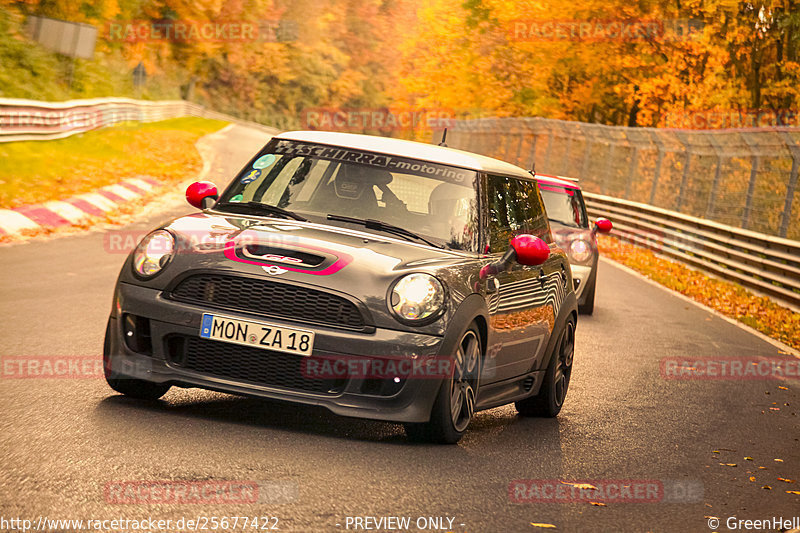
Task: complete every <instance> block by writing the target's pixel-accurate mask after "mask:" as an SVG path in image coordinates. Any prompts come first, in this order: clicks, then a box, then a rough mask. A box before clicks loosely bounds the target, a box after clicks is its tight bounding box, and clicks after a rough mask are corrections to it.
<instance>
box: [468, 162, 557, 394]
mask: <svg viewBox="0 0 800 533" xmlns="http://www.w3.org/2000/svg"><path fill="white" fill-rule="evenodd" d="M485 179H486V182H485V185H486V187H485V190H486V205H487V209H488V213H487V215H488V216H487V218H486V220H487V226H488V227H487V236H488V239H489V247H490V253H491V254H492V256H494V257H496V258H497V259H499V258H500V256H502V254H503V253H505V252H506V250H507V249H508V246H509V241H510V240H511V239H512V238H513V237H514V236H515V235H519V234H522V233H529V234H532V235H535V236H537V237H540V238H542V239H544V240H545V241H546V242H548V243H549V244H551V247H552V246H553V245H552V237H551V235H550V228H549V225H548V224H547V217H546V214H545V211H544V206H543V204H542V201H541V197H540V196H539V193H538V190H537V189H536V186H535V184H534V183H533V182H531V181H528V180H524V179H518V178H513V177H507V176H494V175H487V176H486V178H485ZM562 263H563V261H561V260H559V259H558V256H556V257H555V258H554V257H551V258H549V259H548V260H547V261H546V262H545V263H544V264H542V265H538V266H524V265H521V264H519V263H517V262H514V263H513V264H512V265H510V266H509V268H508V269H506V270H505V271H502V272H499V273H497V274H496V275H494V276H490V277H489V278H488V279H487V299H488V302H487V303H488V307H489V314H490V328H491V333H492V335H491V337H490V339H491V340H490V346H489V347H488V350H487V353H488V357H487V362H486V365H485V373H484V377H485V381H487V382H492V381H502V380H505V379H510V378H514V377H517V376H520V375H522V374H525V373H527V372H529V371H530V370H531V369H532V368H533V367H535V366H536V365H537V364H538V361H541V359H542V354H543V351H544V347H545V346H546V344H547V341H548V339H549V334H550V331H551V330H552V326H553V323H554V320H555V314H554V313H555V301H556V300H557V291H558V290H559V286H561V281H562V273H561V268H562Z"/></svg>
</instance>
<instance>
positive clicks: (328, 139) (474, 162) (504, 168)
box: [275, 131, 532, 179]
mask: <svg viewBox="0 0 800 533" xmlns="http://www.w3.org/2000/svg"><path fill="white" fill-rule="evenodd" d="M275 139H286V140H291V141H300V142H307V143H315V144H325V145H330V146H342V147H347V148H353V149H355V150H364V151H367V152H376V153H379V154H387V155H395V156H398V157H408V158H411V159H419V160H422V161H427V162H429V163H439V164H441V165H449V166H453V167H460V168H468V169H472V170H477V171H483V172H490V173H495V174H505V175H510V176H518V177H521V178H527V179H531V178H532V176H531V175H530V173H529V172H528V171H526V170H523V169H521V168H519V167H518V166H516V165H512V164H511V163H506V162H505V161H500V160H499V159H494V158H491V157H486V156H483V155H479V154H473V153H472V152H465V151H463V150H456V149H454V148H445V147H443V146H436V145H433V144H426V143H420V142H415V141H406V140H403V139H392V138H390V137H378V136H376V135H360V134H355V133H338V132H333V131H287V132H284V133H281V134H279V135H276V136H275Z"/></svg>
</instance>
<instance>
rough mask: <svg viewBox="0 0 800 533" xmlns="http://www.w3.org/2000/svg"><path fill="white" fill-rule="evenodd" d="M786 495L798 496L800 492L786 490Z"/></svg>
mask: <svg viewBox="0 0 800 533" xmlns="http://www.w3.org/2000/svg"><path fill="white" fill-rule="evenodd" d="M786 494H800V490H787V491H786Z"/></svg>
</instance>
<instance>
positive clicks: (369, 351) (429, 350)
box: [105, 283, 443, 422]
mask: <svg viewBox="0 0 800 533" xmlns="http://www.w3.org/2000/svg"><path fill="white" fill-rule="evenodd" d="M204 312H205V313H214V312H215V310H214V309H210V308H204V307H200V306H195V305H191V304H186V303H182V302H176V301H172V300H168V299H165V298H163V296H162V293H161V291H159V290H154V289H149V288H146V287H140V286H137V285H131V284H127V283H119V284H118V286H117V291H116V295H115V302H114V310H113V312H112V315H111V318H110V320H109V327H108V330H107V339H106V344H105V352H106V354H105V355H106V356H107V365H109V367H110V371H111V372H112V373H113V374H114V377H116V378H134V379H140V380H144V381H148V382H152V383H168V384H171V385H175V386H179V387H199V388H204V389H209V390H216V391H221V392H227V393H233V394H244V395H250V396H257V397H262V398H270V399H276V400H283V401H289V402H295V403H302V404H308V405H318V406H322V407H325V408H327V409H329V410H331V411H332V412H334V413H336V414H338V415H343V416H352V417H358V418H369V419H376V420H388V421H396V422H426V421H427V420H428V419H429V418H430V412H431V408H432V406H433V402H434V401H435V399H436V395H437V393H438V391H439V387H440V385H441V382H442V380H441V378H436V377H416V378H411V377H410V378H407V379H403V380H402V381H401V383H400V384H397V385H395V386H394V387H390V388H389V394H387V392H386V390H381V389H380V387H378V388H377V389H376V387H374V386H373V385H374V384H375V383H374V382H375V381H376V380H374V379H372V380H370V379H363V377H352V378H348V379H346V380H344V381H343V382H342V383H341V386H340V387H338V388H337V389H336V390H335V391H325V392H312V391H308V390H299V389H296V388H291V387H283V386H276V385H273V384H270V385H266V384H263V383H258V382H251V381H248V380H243V379H238V378H237V379H233V378H231V377H229V376H224V375H219V374H215V373H208V372H198V371H195V370H190V369H187V368H182V367H181V366H179V365H176V364H174V360H173V358H172V356H171V352H170V350H171V348H170V342H171V339H174V338H175V337H176V336H180V337H182V338H186V339H195V338H197V337H198V336H199V332H200V324H201V320H202V315H203V313H204ZM126 314H130V315H134V316H137V317H142V318H144V319H146V321H147V324H148V327H149V331H148V333H149V335H148V337H149V341H150V342H149V346H148V348H149V349H148V350H146V353H137V351H134V350H132V349H131V348H130V347H129V346H128V343H126V342H125V340H124V337H123V325H122V317H123V316H124V315H126ZM223 314H225V315H226V316H231V317H234V318H241V319H242V320H251V321H252V320H257V321H265V322H268V323H274V324H276V325H284V326H286V327H290V328H291V327H294V328H297V327H301V328H303V329H311V330H313V331H314V333H315V343H314V350H313V353H312V357H316V356H322V355H326V356H333V357H341V358H358V359H370V360H375V359H387V358H389V359H393V360H395V361H396V360H398V358H407V359H412V360H415V361H422V360H427V359H434V358H436V357H437V356H440V353H439V352H440V351H441V350H442V345H443V338H442V337H437V336H433V335H425V334H415V333H409V332H402V331H394V330H389V329H382V328H378V329H376V330H375V331H374V332H372V333H362V332H352V331H346V330H342V329H337V328H333V327H316V326H314V327H309V326H307V325H305V324H299V323H294V322H290V321H286V320H278V319H273V318H269V319H264V318H259V317H257V316H253V315H252V314H246V313H231V312H228V311H225V312H224V313H223ZM205 342H211V343H217V342H219V341H205ZM219 344H220V348H222V347H227V348H229V349H230V347H231V346H235V345H231V344H229V343H225V342H219ZM248 349H250V348H248ZM250 350H256V349H255V348H252V349H250ZM261 351H263V356H264V357H281V356H289V357H298V356H293V355H291V354H280V353H277V352H270V351H266V350H261ZM259 352H260V351H259ZM259 356H260V353H259ZM368 382H372V383H368Z"/></svg>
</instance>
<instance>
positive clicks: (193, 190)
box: [186, 181, 219, 209]
mask: <svg viewBox="0 0 800 533" xmlns="http://www.w3.org/2000/svg"><path fill="white" fill-rule="evenodd" d="M218 197H219V194H218V193H217V186H216V185H214V184H213V183H211V182H210V181H196V182H194V183H192V184H191V185H189V187H187V188H186V201H187V202H189V204H191V205H192V206H193V207H196V208H197V209H205V208H206V201H205V200H206V198H210V199H212V200H216V199H217V198H218Z"/></svg>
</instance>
